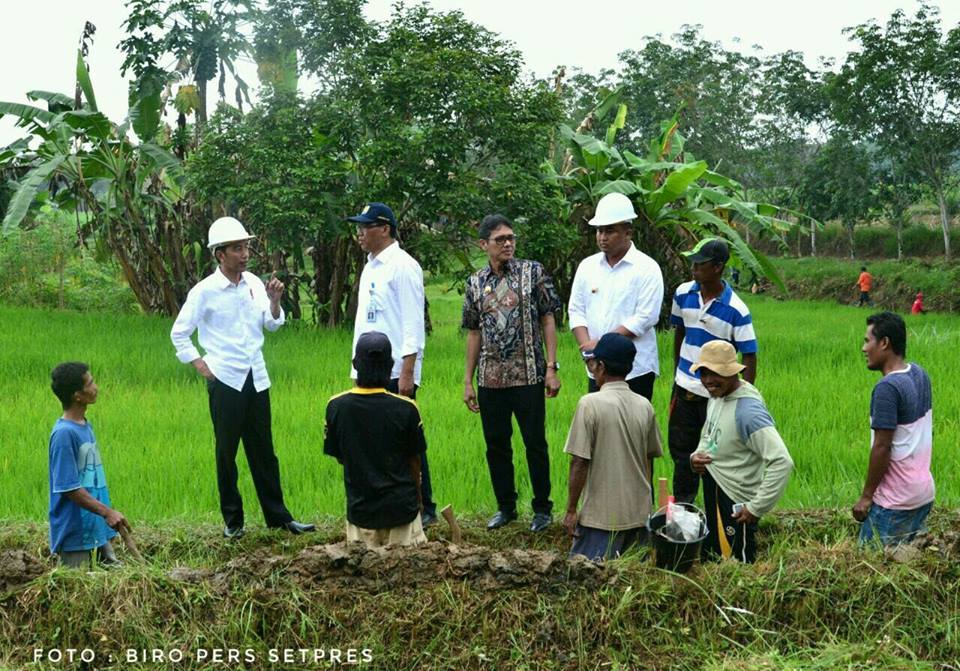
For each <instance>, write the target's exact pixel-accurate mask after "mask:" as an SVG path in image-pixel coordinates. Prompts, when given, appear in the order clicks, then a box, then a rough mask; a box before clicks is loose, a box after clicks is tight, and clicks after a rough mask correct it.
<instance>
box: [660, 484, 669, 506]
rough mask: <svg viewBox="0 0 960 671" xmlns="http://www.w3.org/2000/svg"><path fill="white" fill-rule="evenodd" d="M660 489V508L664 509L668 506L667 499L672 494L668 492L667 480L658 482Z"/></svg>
mask: <svg viewBox="0 0 960 671" xmlns="http://www.w3.org/2000/svg"><path fill="white" fill-rule="evenodd" d="M657 485H658V488H659V494H658V495H657V502H658V504H657V505H658V507H660V508H663V507H664V506H665V505H667V497H668V496H670V492H669V491H668V490H667V479H666V478H660V479H659V480H658V482H657Z"/></svg>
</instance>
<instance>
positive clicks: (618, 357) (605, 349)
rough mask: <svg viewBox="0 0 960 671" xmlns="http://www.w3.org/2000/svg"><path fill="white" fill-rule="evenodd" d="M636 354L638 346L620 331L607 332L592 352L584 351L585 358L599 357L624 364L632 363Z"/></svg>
mask: <svg viewBox="0 0 960 671" xmlns="http://www.w3.org/2000/svg"><path fill="white" fill-rule="evenodd" d="M636 356H637V348H636V346H635V345H634V344H633V341H632V340H630V338H628V337H627V336H625V335H620V334H619V333H605V334H604V335H603V337H601V338H600V340H599V341H598V342H597V346H596V347H594V348H593V351H592V352H584V353H583V358H584V359H597V360H599V361H607V362H609V363H619V364H621V365H624V366H629V365H632V364H633V360H634V358H635V357H636Z"/></svg>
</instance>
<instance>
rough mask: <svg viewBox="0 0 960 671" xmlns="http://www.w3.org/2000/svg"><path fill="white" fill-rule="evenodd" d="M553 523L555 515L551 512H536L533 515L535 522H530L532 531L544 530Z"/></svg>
mask: <svg viewBox="0 0 960 671" xmlns="http://www.w3.org/2000/svg"><path fill="white" fill-rule="evenodd" d="M551 524H553V515H551V514H550V513H536V514H534V516H533V522H531V523H530V531H534V532H538V531H543V530H544V529H546V528H547V527H548V526H550V525H551Z"/></svg>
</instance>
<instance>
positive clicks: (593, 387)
mask: <svg viewBox="0 0 960 671" xmlns="http://www.w3.org/2000/svg"><path fill="white" fill-rule="evenodd" d="M656 381H657V374H656V373H654V372H650V373H644V374H643V375H638V376H637V377H635V378H631V379H629V380H627V386H628V387H630V391H632V392H633V393H634V394H639V395H640V396H643V397H644V398H645V399H647V400H648V401H650V402H651V403H653V383H654V382H656ZM599 389H600V387H598V386H597V381H596V380H594V379H593V378H592V377H588V378H587V392H588V393H590V394H592V393H593V392H595V391H599Z"/></svg>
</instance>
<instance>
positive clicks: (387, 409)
mask: <svg viewBox="0 0 960 671" xmlns="http://www.w3.org/2000/svg"><path fill="white" fill-rule="evenodd" d="M426 449H427V443H426V440H425V439H424V436H423V422H422V420H421V419H420V410H419V408H418V407H417V404H416V402H415V401H413V400H412V399H409V398H407V397H405V396H399V395H397V394H391V393H390V392H388V391H387V390H386V389H382V388H380V389H367V388H360V387H356V388H354V389H351V390H350V391H345V392H343V393H342V394H338V395H336V396H334V397H333V398H331V399H330V401H329V402H328V403H327V417H326V430H325V438H324V445H323V452H324V454H329V455H330V456H332V457H336V458H337V460H338V461H339V462H340V463H341V464H343V482H344V486H345V488H346V494H347V520H348V521H349V522H350V523H351V524H355V525H356V526H358V527H362V528H364V529H389V528H392V527H397V526H401V525H403V524H409V523H410V522H412V521H413V520H414V519H415V518H416V516H417V514H418V513H419V512H420V504H419V501H418V497H417V487H418V484H419V483H417V482H415V481H414V478H413V473H412V472H411V470H410V458H411V457H413V456H415V455H419V454H421V453H423V452H425V451H426Z"/></svg>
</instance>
